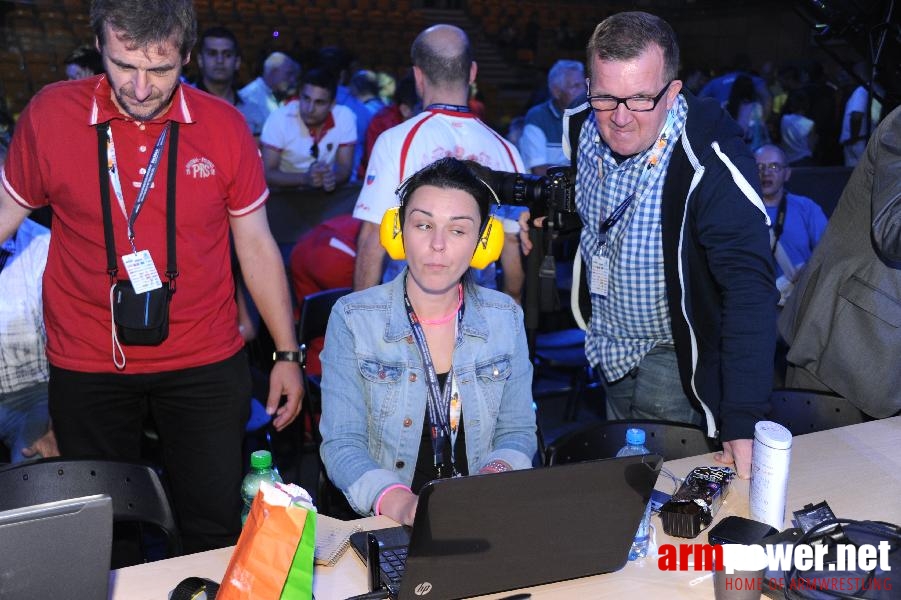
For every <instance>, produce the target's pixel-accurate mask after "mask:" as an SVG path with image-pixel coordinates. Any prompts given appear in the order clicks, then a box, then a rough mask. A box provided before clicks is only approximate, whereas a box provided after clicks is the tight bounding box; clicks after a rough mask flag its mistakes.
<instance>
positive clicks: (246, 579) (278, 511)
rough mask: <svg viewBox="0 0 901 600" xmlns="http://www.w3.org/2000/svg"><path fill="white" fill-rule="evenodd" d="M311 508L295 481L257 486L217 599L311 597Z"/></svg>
mask: <svg viewBox="0 0 901 600" xmlns="http://www.w3.org/2000/svg"><path fill="white" fill-rule="evenodd" d="M315 545H316V509H315V508H314V507H313V504H312V500H311V499H310V496H309V494H307V492H306V491H305V490H304V489H303V488H301V487H298V486H296V485H293V484H292V485H284V484H276V485H269V484H267V483H265V482H264V483H263V484H261V485H260V491H259V493H257V496H256V498H254V501H253V505H252V506H251V508H250V514H249V515H248V516H247V522H246V523H245V524H244V529H243V530H242V531H241V537H240V538H238V544H237V546H235V552H234V554H232V557H231V561H230V562H229V564H228V569H227V570H226V571H225V577H223V579H222V586H221V587H220V589H219V593H218V594H217V595H216V598H217V600H306V599H312V597H313V551H314V547H315Z"/></svg>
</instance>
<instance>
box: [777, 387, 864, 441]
mask: <svg viewBox="0 0 901 600" xmlns="http://www.w3.org/2000/svg"><path fill="white" fill-rule="evenodd" d="M770 404H771V407H772V408H771V409H770V414H769V415H767V418H768V419H769V420H770V421H775V422H776V423H779V424H781V425H784V426H785V427H786V428H787V429H788V430H789V431H791V433H792V435H802V434H805V433H811V432H814V431H823V430H824V429H832V428H834V427H843V426H844V425H854V424H855V423H863V422H864V421H866V420H868V418H867V416H866V414H864V413H863V412H861V410H860V409H859V408H857V407H856V406H854V405H853V404H851V403H850V402H849V401H848V400H845V399H844V398H842V397H841V396H836V395H834V394H826V393H823V392H815V391H810V390H798V389H788V388H781V389H775V390H773V392H772V393H771V394H770Z"/></svg>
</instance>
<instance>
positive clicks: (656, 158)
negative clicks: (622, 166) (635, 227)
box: [598, 110, 676, 246]
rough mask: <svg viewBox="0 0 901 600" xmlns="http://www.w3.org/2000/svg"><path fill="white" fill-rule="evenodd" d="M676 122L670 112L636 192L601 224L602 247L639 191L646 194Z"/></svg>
mask: <svg viewBox="0 0 901 600" xmlns="http://www.w3.org/2000/svg"><path fill="white" fill-rule="evenodd" d="M675 122H676V111H675V110H670V111H669V112H668V113H667V116H666V123H664V125H663V131H662V132H661V133H660V136H659V137H658V138H657V141H655V142H654V146H653V148H652V150H651V154H650V155H649V156H648V159H647V161H646V162H645V164H644V167H643V168H642V171H641V175H639V177H638V183H637V184H636V185H635V191H634V192H632V193H631V194H629V197H628V198H626V199H625V200H623V201H622V202H620V204H619V206H617V207H616V208H615V209H613V212H612V213H611V214H610V216H609V217H607V218H606V219H604V222H603V223H601V228H600V233H599V235H598V242H599V243H600V245H601V246H604V245H605V244H606V243H607V232H608V231H610V229H611V228H613V226H614V225H616V224H617V223H618V222H619V220H620V219H622V218H623V215H624V214H626V209H628V208H629V206H631V204H632V201H633V200H634V199H635V197H636V196H637V195H638V193H639V190H640V191H641V192H644V191H645V190H644V188H645V187H646V184H647V182H648V179H650V177H651V174H652V173H653V172H654V167H655V166H657V165H658V164H659V163H660V158H661V157H662V156H663V153H664V152H665V151H666V146H667V144H668V142H669V132H670V130H671V129H672V128H673V126H674V125H675Z"/></svg>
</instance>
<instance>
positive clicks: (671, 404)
mask: <svg viewBox="0 0 901 600" xmlns="http://www.w3.org/2000/svg"><path fill="white" fill-rule="evenodd" d="M601 381H603V382H604V392H605V394H606V396H607V418H608V419H611V420H612V419H662V420H665V421H678V422H680V423H690V424H692V425H703V423H704V417H703V415H702V414H701V412H700V411H699V410H698V409H697V408H695V407H694V405H692V403H691V401H690V400H689V399H688V397H687V396H686V395H685V392H684V391H682V381H681V380H680V379H679V365H678V364H677V362H676V350H675V348H673V347H672V346H656V347H655V348H653V349H652V350H651V351H650V352H648V353H647V354H646V355H645V356H644V358H642V359H641V362H640V363H639V364H638V367H637V368H635V369H633V370H632V372H631V373H629V374H628V375H626V376H625V377H623V378H622V379H618V380H616V381H612V382H608V381H606V380H605V379H604V378H603V377H601Z"/></svg>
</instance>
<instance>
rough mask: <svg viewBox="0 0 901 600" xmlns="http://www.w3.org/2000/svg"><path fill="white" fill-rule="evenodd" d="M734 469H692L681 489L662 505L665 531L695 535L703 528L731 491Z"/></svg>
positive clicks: (661, 518) (687, 535)
mask: <svg viewBox="0 0 901 600" xmlns="http://www.w3.org/2000/svg"><path fill="white" fill-rule="evenodd" d="M734 476H735V471H733V470H732V469H730V468H729V467H697V468H695V469H692V471H691V473H689V474H688V477H686V478H685V481H683V482H682V485H681V486H679V490H678V491H677V492H676V493H675V494H673V497H672V498H671V499H670V500H669V501H668V502H667V503H666V504H664V505H663V506H662V507H661V508H660V520H661V521H662V522H663V531H665V532H666V533H667V534H669V535H673V536H676V537H683V538H693V537H695V536H697V535H698V534H699V533H701V532H702V531H704V529H706V528H707V526H708V525H710V522H711V521H712V520H713V517H714V516H715V515H716V511H718V510H719V509H720V506H722V504H723V499H725V497H726V494H727V493H728V491H729V482H730V481H732V478H733V477H734Z"/></svg>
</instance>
